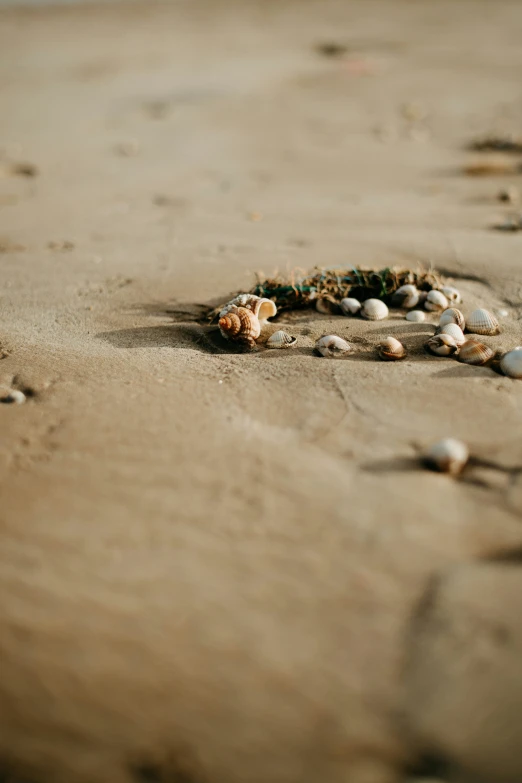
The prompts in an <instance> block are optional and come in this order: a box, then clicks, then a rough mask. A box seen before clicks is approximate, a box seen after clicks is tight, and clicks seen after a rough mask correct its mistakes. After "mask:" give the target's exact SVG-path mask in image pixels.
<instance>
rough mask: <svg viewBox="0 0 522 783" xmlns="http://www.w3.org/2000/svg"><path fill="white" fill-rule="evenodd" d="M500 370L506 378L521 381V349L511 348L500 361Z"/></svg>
mask: <svg viewBox="0 0 522 783" xmlns="http://www.w3.org/2000/svg"><path fill="white" fill-rule="evenodd" d="M500 369H501V370H502V372H503V373H504V375H507V376H508V378H521V379H522V348H513V350H512V351H508V352H507V353H505V354H504V356H503V357H502V359H501V360H500Z"/></svg>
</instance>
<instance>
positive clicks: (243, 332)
mask: <svg viewBox="0 0 522 783" xmlns="http://www.w3.org/2000/svg"><path fill="white" fill-rule="evenodd" d="M268 301H269V300H268ZM218 325H219V330H220V332H221V334H222V335H223V337H225V338H226V339H227V340H233V341H234V342H237V343H243V344H244V345H247V346H248V347H249V348H253V347H254V346H255V344H256V339H257V338H258V337H259V335H260V333H261V325H260V323H259V318H258V317H257V315H255V314H254V312H253V311H252V310H249V309H248V308H247V307H236V305H230V306H228V310H227V313H226V315H222V316H221V318H220V319H219V321H218Z"/></svg>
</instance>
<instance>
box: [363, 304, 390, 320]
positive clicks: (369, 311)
mask: <svg viewBox="0 0 522 783" xmlns="http://www.w3.org/2000/svg"><path fill="white" fill-rule="evenodd" d="M389 312H390V311H389V310H388V308H387V306H386V305H385V304H384V302H383V301H382V299H367V300H366V301H365V302H364V303H363V306H362V310H361V315H362V316H363V318H367V319H368V321H382V320H383V318H387V317H388V315H389Z"/></svg>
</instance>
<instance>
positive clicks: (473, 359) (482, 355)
mask: <svg viewBox="0 0 522 783" xmlns="http://www.w3.org/2000/svg"><path fill="white" fill-rule="evenodd" d="M494 355H495V351H493V350H492V349H491V348H490V347H489V346H487V345H484V344H483V343H479V341H478V340H466V342H465V343H464V345H463V346H462V347H461V349H460V351H459V355H458V360H459V362H464V364H475V365H481V364H486V363H487V362H489V360H490V359H492V358H493V357H494Z"/></svg>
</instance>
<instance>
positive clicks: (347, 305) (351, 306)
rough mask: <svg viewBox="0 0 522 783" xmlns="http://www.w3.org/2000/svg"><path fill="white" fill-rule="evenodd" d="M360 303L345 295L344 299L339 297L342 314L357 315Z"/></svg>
mask: <svg viewBox="0 0 522 783" xmlns="http://www.w3.org/2000/svg"><path fill="white" fill-rule="evenodd" d="M361 307H362V305H361V303H360V302H359V300H358V299H352V298H351V297H349V296H347V297H346V298H345V299H341V310H342V311H343V314H344V315H357V313H358V312H359V310H360V309H361Z"/></svg>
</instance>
